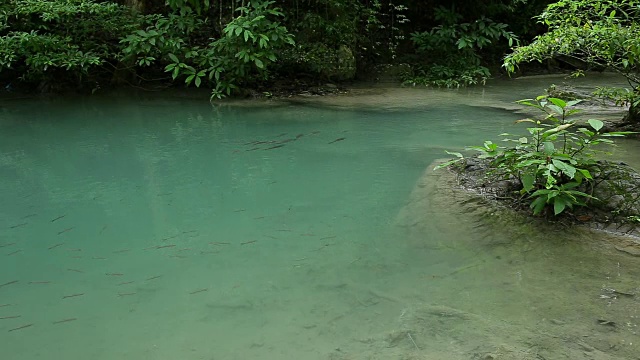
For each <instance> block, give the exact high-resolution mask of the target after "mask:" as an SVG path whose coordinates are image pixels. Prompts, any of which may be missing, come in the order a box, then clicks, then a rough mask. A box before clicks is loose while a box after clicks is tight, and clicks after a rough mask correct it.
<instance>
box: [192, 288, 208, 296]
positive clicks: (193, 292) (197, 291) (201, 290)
mask: <svg viewBox="0 0 640 360" xmlns="http://www.w3.org/2000/svg"><path fill="white" fill-rule="evenodd" d="M208 290H209V289H200V290H196V291H192V292H190V293H189V295H193V294H197V293H201V292H205V291H208Z"/></svg>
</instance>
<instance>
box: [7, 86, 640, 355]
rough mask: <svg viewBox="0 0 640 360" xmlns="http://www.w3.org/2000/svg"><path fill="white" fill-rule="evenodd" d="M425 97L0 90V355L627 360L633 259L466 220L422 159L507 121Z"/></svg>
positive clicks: (467, 207) (633, 321)
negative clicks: (332, 99)
mask: <svg viewBox="0 0 640 360" xmlns="http://www.w3.org/2000/svg"><path fill="white" fill-rule="evenodd" d="M426 95H427V96H425V93H418V95H417V99H416V101H414V102H412V104H411V106H404V107H402V106H401V107H393V106H391V107H390V106H381V104H382V103H384V102H385V101H388V99H384V98H383V97H382V98H380V99H381V101H380V102H375V101H374V102H370V104H369V106H366V107H362V106H360V107H358V108H353V107H350V106H345V107H325V106H316V105H310V104H306V105H305V104H287V103H281V104H275V105H274V104H272V103H265V104H259V103H258V104H255V103H254V104H253V105H252V106H244V105H240V106H222V107H212V106H211V105H209V104H208V103H207V102H206V101H202V100H194V99H189V98H178V97H170V96H166V97H156V98H153V97H149V96H145V97H136V96H128V97H125V96H110V97H109V96H104V97H93V98H67V99H62V100H42V99H41V100H21V101H10V102H6V103H5V104H4V107H2V108H0V111H1V112H0V176H1V179H2V181H0V199H1V201H0V258H1V261H0V358H2V359H12V360H13V359H15V360H31V359H56V360H57V359H61V360H62V359H65V360H75V359H89V358H91V359H95V360H102V359H390V358H398V359H418V358H429V359H431V358H433V359H449V358H450V359H458V358H459V359H473V358H474V356H484V355H483V354H486V353H491V354H494V355H496V356H497V357H496V358H504V359H507V358H508V359H511V358H513V359H525V358H532V359H535V358H538V357H534V356H538V355H540V356H541V354H546V356H547V358H561V356H565V357H566V356H570V357H571V356H574V355H575V354H576V353H575V352H572V351H577V352H585V351H586V352H591V353H594V354H596V353H602V354H604V355H606V356H609V357H607V358H633V357H629V356H631V355H630V354H634V353H635V347H636V346H637V345H636V344H635V343H637V344H638V345H640V337H639V336H638V335H637V323H638V320H637V317H638V316H640V311H638V306H637V305H638V300H637V297H633V296H631V297H628V296H626V297H625V296H621V297H620V296H619V298H616V299H611V298H606V300H604V299H605V298H602V297H601V295H605V296H606V295H607V294H609V295H611V294H610V293H607V292H606V291H605V292H603V290H602V289H603V288H605V285H607V286H606V288H609V287H615V286H616V285H620V286H622V287H624V290H625V291H633V289H634V287H637V286H638V283H637V282H634V281H635V279H637V278H638V276H639V275H640V264H638V262H637V260H636V261H634V260H635V259H633V258H630V257H628V256H626V255H622V254H619V253H616V252H615V250H614V252H612V253H611V252H610V250H609V249H608V248H603V247H602V246H599V245H594V243H593V242H590V241H586V242H585V241H579V240H578V239H577V238H583V237H584V236H585V235H580V234H579V233H577V235H574V234H573V233H567V234H564V233H563V234H557V233H553V232H551V233H550V232H549V231H551V230H545V229H529V228H527V229H528V230H526V231H525V230H521V229H517V230H512V229H505V228H504V227H502V228H500V227H498V228H495V227H491V225H490V222H486V221H485V222H484V223H483V222H480V223H479V222H478V218H479V216H478V209H477V208H476V207H475V205H473V204H462V202H461V201H458V200H457V199H456V195H454V194H453V193H449V192H448V191H447V189H446V188H438V183H437V182H438V181H439V180H438V178H436V177H433V175H432V174H433V173H432V172H430V171H428V172H427V173H426V174H427V176H426V177H425V170H426V169H427V167H428V166H429V164H431V163H432V162H433V161H434V160H435V159H437V158H441V157H443V154H444V149H459V148H462V147H463V146H465V145H468V144H470V143H471V144H475V143H479V142H481V141H482V140H484V139H485V138H491V137H492V136H493V134H496V133H501V132H505V131H511V130H512V129H511V127H512V125H511V124H512V123H513V121H514V120H516V119H518V118H519V117H518V116H517V115H514V114H512V113H510V112H507V111H503V110H497V109H491V108H485V107H479V106H466V105H459V104H455V102H452V101H443V99H445V98H446V99H450V98H451V97H456V96H461V97H464V96H474V94H473V93H471V94H467V95H464V94H460V95H456V94H455V93H438V92H427V93H426ZM337 101H338V102H339V100H337ZM430 179H432V180H433V181H431V180H430ZM479 207H480V208H482V206H479ZM486 224H489V225H486ZM556 236H557V239H555V240H556V241H552V242H551V243H550V244H549V243H544V242H543V241H544V240H548V239H549V238H553V237H556ZM587 236H592V235H587ZM552 240H553V239H552ZM596 243H597V242H596ZM542 244H544V245H542ZM603 252H606V253H607V256H606V257H603V256H602V254H603ZM596 262H597V264H598V266H597V267H594V266H592V265H593V264H595V263H596ZM616 274H617V275H616ZM612 277H613V280H612ZM567 284H572V285H570V286H567ZM607 301H609V302H610V303H607ZM576 304H580V305H576ZM600 318H603V319H605V318H606V320H611V321H612V322H615V326H612V325H611V326H609V325H600V324H599V323H598V319H600ZM552 320H553V321H552ZM583 336H592V338H583ZM574 337H575V339H574ZM558 338H560V340H558ZM585 339H587V340H585ZM589 339H597V341H596V340H594V341H589ZM585 341H586V342H587V344H582V343H584V342H585ZM576 344H577V345H576ZM612 344H613V345H612ZM587 346H588V347H590V348H587ZM585 349H586V350H585ZM604 355H603V356H604ZM549 356H550V357H549ZM478 358H479V357H478ZM574 358H575V357H574Z"/></svg>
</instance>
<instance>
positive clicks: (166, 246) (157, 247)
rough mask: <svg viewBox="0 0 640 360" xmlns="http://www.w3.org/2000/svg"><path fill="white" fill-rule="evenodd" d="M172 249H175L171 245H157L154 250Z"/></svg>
mask: <svg viewBox="0 0 640 360" xmlns="http://www.w3.org/2000/svg"><path fill="white" fill-rule="evenodd" d="M172 247H175V245H173V244H171V245H159V246H156V247H155V248H156V249H165V248H172Z"/></svg>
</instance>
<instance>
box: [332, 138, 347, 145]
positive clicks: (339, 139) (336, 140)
mask: <svg viewBox="0 0 640 360" xmlns="http://www.w3.org/2000/svg"><path fill="white" fill-rule="evenodd" d="M344 139H346V138H343V137H341V138H337V139H335V140H333V141H331V142H329V143H328V144H333V143H336V142H338V141H342V140H344Z"/></svg>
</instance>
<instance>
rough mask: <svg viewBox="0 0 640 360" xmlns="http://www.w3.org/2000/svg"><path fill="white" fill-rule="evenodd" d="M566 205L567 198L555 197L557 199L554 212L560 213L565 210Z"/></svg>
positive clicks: (554, 203)
mask: <svg viewBox="0 0 640 360" xmlns="http://www.w3.org/2000/svg"><path fill="white" fill-rule="evenodd" d="M565 207H566V204H565V200H564V199H563V198H562V197H557V198H555V200H554V201H553V212H554V214H555V215H558V214H560V213H561V212H562V211H564V208H565Z"/></svg>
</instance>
